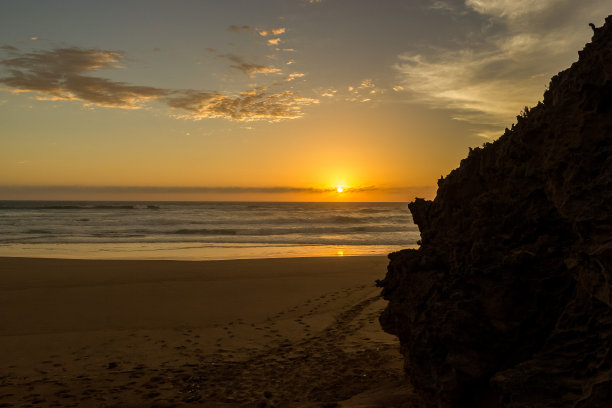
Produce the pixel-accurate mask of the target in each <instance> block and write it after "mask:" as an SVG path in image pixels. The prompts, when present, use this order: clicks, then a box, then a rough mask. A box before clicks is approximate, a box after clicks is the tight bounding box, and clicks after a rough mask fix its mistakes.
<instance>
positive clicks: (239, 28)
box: [227, 25, 252, 33]
mask: <svg viewBox="0 0 612 408" xmlns="http://www.w3.org/2000/svg"><path fill="white" fill-rule="evenodd" d="M251 28H252V27H251V26H248V25H241V26H237V25H231V26H229V27H227V30H228V31H231V32H233V33H241V32H245V31H250V30H251Z"/></svg>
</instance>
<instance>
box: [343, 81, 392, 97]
mask: <svg viewBox="0 0 612 408" xmlns="http://www.w3.org/2000/svg"><path fill="white" fill-rule="evenodd" d="M347 89H348V92H349V94H350V96H349V97H348V98H347V101H350V102H370V101H371V100H372V98H373V97H375V96H378V95H382V94H383V93H385V91H384V89H382V88H379V87H377V86H376V84H375V83H374V81H373V80H372V79H364V80H363V81H361V83H360V84H359V85H356V86H349V87H348V88H347Z"/></svg>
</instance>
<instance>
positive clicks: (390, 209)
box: [0, 201, 419, 260]
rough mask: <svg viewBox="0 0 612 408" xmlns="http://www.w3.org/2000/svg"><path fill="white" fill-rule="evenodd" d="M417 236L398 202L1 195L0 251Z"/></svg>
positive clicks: (306, 251) (138, 250)
mask: <svg viewBox="0 0 612 408" xmlns="http://www.w3.org/2000/svg"><path fill="white" fill-rule="evenodd" d="M418 239H419V231H418V228H417V226H416V225H415V224H414V223H413V221H412V217H411V215H410V212H409V210H408V208H407V206H406V204H405V203H353V202H351V203H342V202H338V203H290V202H282V203H271V202H91V201H89V202H83V201H71V202H68V201H0V256H24V257H54V258H88V259H190V260H199V259H241V258H273V257H299V256H345V255H346V256H348V255H367V254H381V255H382V254H387V253H389V252H393V251H397V250H399V249H402V248H413V247H416V242H417V240H418Z"/></svg>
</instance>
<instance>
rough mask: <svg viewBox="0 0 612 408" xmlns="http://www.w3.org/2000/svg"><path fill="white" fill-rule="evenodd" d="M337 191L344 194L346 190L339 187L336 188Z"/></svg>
mask: <svg viewBox="0 0 612 408" xmlns="http://www.w3.org/2000/svg"><path fill="white" fill-rule="evenodd" d="M336 191H337V192H338V193H341V192H343V191H344V189H343V188H342V187H339V186H338V187H336Z"/></svg>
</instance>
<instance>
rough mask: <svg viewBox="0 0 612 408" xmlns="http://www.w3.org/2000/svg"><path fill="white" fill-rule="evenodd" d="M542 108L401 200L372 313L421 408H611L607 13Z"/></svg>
mask: <svg viewBox="0 0 612 408" xmlns="http://www.w3.org/2000/svg"><path fill="white" fill-rule="evenodd" d="M594 31H595V34H594V36H593V40H592V42H591V43H590V44H588V45H587V46H586V47H585V49H584V50H583V51H581V52H579V55H580V58H579V61H578V62H576V63H574V64H573V65H572V66H571V68H569V69H568V70H566V71H563V72H561V73H559V74H558V75H557V76H555V77H553V79H552V80H551V83H550V88H549V90H548V91H547V92H546V93H545V94H544V102H543V103H540V104H539V105H538V106H536V107H534V108H533V109H531V110H529V111H528V112H526V113H524V114H523V115H521V116H520V117H518V122H517V124H516V125H515V126H513V128H512V129H511V130H507V131H506V132H505V134H504V135H503V136H502V137H500V138H499V140H497V141H496V142H494V143H492V144H488V145H487V146H485V147H484V148H482V149H474V150H472V151H471V152H470V154H469V156H468V157H467V158H466V159H464V160H462V161H461V165H460V167H459V168H458V169H456V170H454V171H452V172H451V173H450V174H449V175H448V176H447V177H446V178H444V179H441V180H440V181H439V182H438V186H439V188H438V193H437V196H436V198H435V200H434V201H425V200H422V199H417V200H416V201H414V202H413V203H410V204H409V208H410V211H411V212H412V214H413V217H414V221H415V223H416V224H417V225H418V226H419V229H420V231H421V237H422V245H421V247H420V248H419V249H418V250H403V251H400V252H396V253H393V254H390V255H389V257H390V259H391V262H390V264H389V266H388V273H387V276H386V277H385V279H384V280H383V281H381V282H379V284H380V285H381V286H382V287H383V296H384V297H385V299H387V300H388V301H389V304H388V307H387V309H386V310H385V312H384V313H383V314H382V316H381V317H380V322H381V325H382V327H383V329H384V330H385V331H387V332H390V333H393V334H395V335H397V336H398V337H399V339H400V342H401V351H402V353H403V355H404V357H405V369H406V373H407V375H408V378H409V379H410V381H411V382H412V383H413V385H414V386H415V388H416V389H417V390H418V392H419V394H420V396H421V397H422V401H421V402H420V404H421V405H423V406H435V407H478V406H486V407H489V406H490V407H497V406H500V407H553V406H554V407H609V406H612V352H611V349H612V294H611V293H612V292H611V284H612V16H609V17H608V18H607V19H606V24H605V25H604V26H603V27H601V28H598V29H595V30H594Z"/></svg>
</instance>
